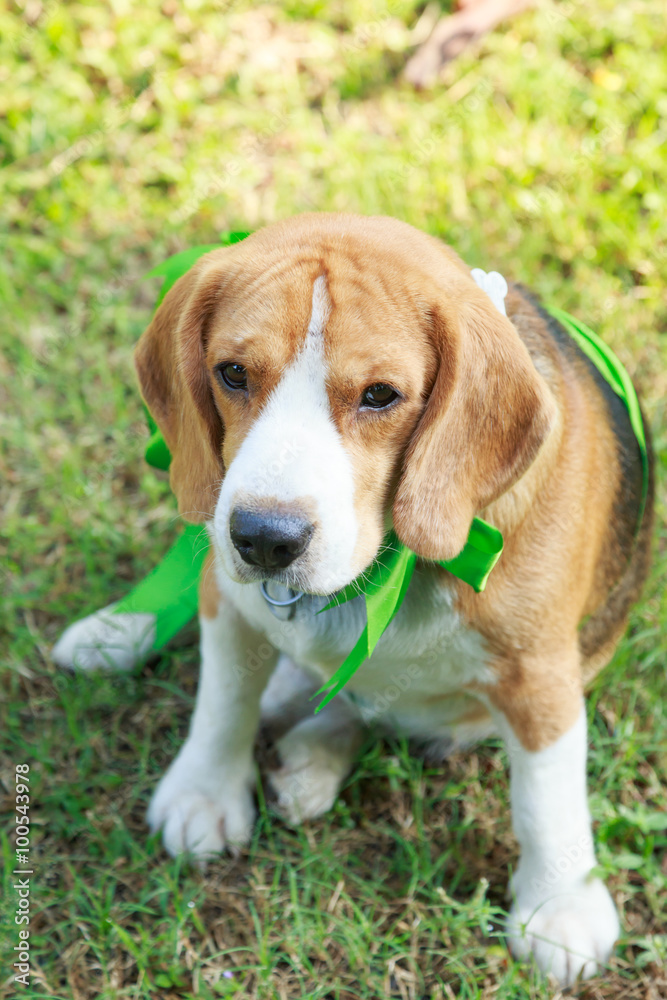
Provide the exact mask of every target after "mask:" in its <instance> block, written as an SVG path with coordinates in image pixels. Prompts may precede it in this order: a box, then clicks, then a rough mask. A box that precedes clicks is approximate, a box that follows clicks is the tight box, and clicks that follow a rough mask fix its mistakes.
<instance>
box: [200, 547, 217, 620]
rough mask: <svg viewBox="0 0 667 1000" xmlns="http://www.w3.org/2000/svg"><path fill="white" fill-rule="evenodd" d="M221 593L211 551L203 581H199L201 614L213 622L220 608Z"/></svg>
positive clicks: (205, 563)
mask: <svg viewBox="0 0 667 1000" xmlns="http://www.w3.org/2000/svg"><path fill="white" fill-rule="evenodd" d="M220 601H221V597H220V591H219V589H218V584H217V583H216V579H215V570H214V558H213V551H212V550H211V551H210V552H209V553H208V555H207V556H206V560H205V562H204V568H203V570H202V575H201V580H200V581H199V613H200V615H203V616H204V618H210V619H211V620H213V619H214V618H215V617H216V615H217V614H218V609H219V607H220Z"/></svg>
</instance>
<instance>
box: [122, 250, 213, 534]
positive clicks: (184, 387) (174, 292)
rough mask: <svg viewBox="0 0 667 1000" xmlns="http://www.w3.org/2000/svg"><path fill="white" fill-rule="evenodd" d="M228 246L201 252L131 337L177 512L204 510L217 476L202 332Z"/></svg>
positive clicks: (202, 516) (200, 514) (194, 514)
mask: <svg viewBox="0 0 667 1000" xmlns="http://www.w3.org/2000/svg"><path fill="white" fill-rule="evenodd" d="M230 252H231V248H223V249H220V250H214V251H213V252H212V253H208V254H206V255H205V256H204V257H201V258H200V260H199V261H197V263H196V264H195V265H194V266H193V267H192V268H190V270H189V271H188V272H187V273H186V274H184V275H183V277H181V278H179V280H178V281H177V282H176V284H175V285H174V286H173V288H171V289H170V291H169V292H168V293H167V295H166V296H165V298H164V301H163V302H162V303H161V305H160V306H159V308H158V309H157V312H156V313H155V316H154V317H153V321H152V323H151V324H150V326H149V327H148V329H147V330H146V331H145V332H144V333H143V335H142V336H141V339H140V340H139V343H138V344H137V347H136V350H135V353H134V361H135V366H136V369H137V374H138V376H139V382H140V385H141V392H142V395H143V397H144V399H145V401H146V404H147V405H148V408H149V410H150V411H151V413H152V414H153V417H154V418H155V420H156V422H157V424H158V426H159V428H160V430H161V431H162V434H163V436H164V439H165V441H166V443H167V447H168V448H169V451H170V452H171V465H170V466H169V480H170V482H171V486H172V489H173V491H174V493H175V494H176V498H177V500H178V509H179V511H180V513H181V514H182V515H183V517H184V518H185V519H186V520H188V521H191V522H194V523H195V524H198V523H201V522H202V521H204V520H206V519H207V518H208V517H210V516H211V515H212V513H213V511H214V509H215V502H216V499H217V496H218V492H219V490H220V484H221V482H222V478H223V476H224V467H223V463H222V439H223V432H224V428H223V426H222V419H221V417H220V414H219V413H218V411H217V409H216V406H215V402H214V398H213V391H212V386H211V381H210V374H209V371H208V369H207V363H206V361H207V357H206V355H207V333H208V324H209V320H210V317H211V315H212V313H213V310H214V309H215V308H216V306H218V305H220V303H221V302H222V301H224V281H225V270H226V268H225V265H226V263H227V260H228V255H229V254H230Z"/></svg>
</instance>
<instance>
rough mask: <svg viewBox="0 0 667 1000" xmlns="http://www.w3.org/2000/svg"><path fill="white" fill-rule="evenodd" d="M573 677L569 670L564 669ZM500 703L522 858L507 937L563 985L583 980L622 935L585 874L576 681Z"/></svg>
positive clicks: (602, 892)
mask: <svg viewBox="0 0 667 1000" xmlns="http://www.w3.org/2000/svg"><path fill="white" fill-rule="evenodd" d="M569 676H570V678H572V677H573V673H570V674H569ZM526 687H527V685H526V686H525V687H524V689H523V690H515V691H514V695H513V697H511V698H509V699H507V700H505V699H504V698H503V697H502V695H501V697H500V698H497V699H494V701H496V708H497V707H498V702H500V703H501V704H502V702H503V701H505V711H504V712H502V713H499V714H498V716H497V717H498V723H499V727H500V729H501V732H502V733H503V736H504V738H505V742H506V745H507V749H508V753H509V759H510V780H511V801H512V820H513V825H514V831H515V833H516V836H517V840H518V841H519V846H520V849H521V856H520V859H519V865H518V868H517V870H516V873H515V875H514V878H513V879H512V884H511V892H512V896H513V899H514V903H513V907H512V910H511V914H510V926H509V940H510V945H511V948H512V951H513V952H514V954H515V955H517V956H519V957H527V956H529V955H530V954H531V953H532V955H533V956H534V958H535V960H536V962H537V964H538V966H539V967H540V968H541V969H542V971H544V972H551V973H553V974H554V976H555V977H556V978H557V980H558V981H559V983H560V984H562V985H571V984H572V983H573V982H574V981H575V980H576V979H577V977H578V976H581V977H582V978H589V977H590V976H593V975H595V974H596V972H597V971H598V970H599V967H600V965H602V964H603V963H605V962H606V961H607V960H608V959H609V956H610V955H611V952H612V949H613V947H614V943H615V941H616V939H617V937H618V933H619V923H618V916H617V913H616V908H615V906H614V903H613V901H612V899H611V896H610V894H609V892H608V890H607V888H606V886H605V885H604V883H603V882H601V881H600V879H597V878H594V877H592V876H591V871H592V869H593V867H594V865H595V852H594V849H593V837H592V831H591V817H590V813H589V810H588V801H587V794H586V743H587V740H586V712H585V708H584V704H583V698H582V695H581V691H580V689H579V688H578V683H577V681H576V680H572V681H571V683H569V684H568V683H567V682H566V681H562V682H559V683H557V687H554V681H553V676H552V677H551V685H550V686H547V687H546V689H545V685H544V684H541V683H538V684H537V685H533V687H532V690H531V691H528V690H526V689H525V688H526Z"/></svg>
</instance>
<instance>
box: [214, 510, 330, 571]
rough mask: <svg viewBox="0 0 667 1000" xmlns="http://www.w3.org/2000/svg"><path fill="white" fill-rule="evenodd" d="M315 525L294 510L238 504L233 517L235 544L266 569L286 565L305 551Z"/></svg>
mask: <svg viewBox="0 0 667 1000" xmlns="http://www.w3.org/2000/svg"><path fill="white" fill-rule="evenodd" d="M312 533H313V526H312V524H310V523H309V522H308V521H305V520H304V519H303V518H302V517H297V516H295V515H292V514H278V513H271V512H267V513H263V514H257V513H255V511H251V510H241V509H239V508H237V509H236V510H234V511H232V516H231V518H230V520H229V534H230V535H231V539H232V542H233V543H234V548H235V549H236V550H237V552H238V553H239V555H240V556H241V559H243V561H244V562H247V563H250V565H251V566H261V567H262V569H283V568H284V567H285V566H289V564H290V563H291V562H294V560H295V559H296V557H297V556H300V555H301V553H302V552H305V550H306V548H307V547H308V543H309V542H310V537H311V535H312Z"/></svg>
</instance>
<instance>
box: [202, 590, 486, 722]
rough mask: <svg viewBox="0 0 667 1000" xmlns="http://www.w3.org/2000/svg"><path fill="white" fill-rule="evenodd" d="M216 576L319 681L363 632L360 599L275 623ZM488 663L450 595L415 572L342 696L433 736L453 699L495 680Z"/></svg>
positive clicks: (304, 606)
mask: <svg viewBox="0 0 667 1000" xmlns="http://www.w3.org/2000/svg"><path fill="white" fill-rule="evenodd" d="M218 575H219V577H220V580H219V582H220V585H221V587H222V588H223V589H224V591H225V594H226V595H227V597H228V598H229V599H231V600H232V601H233V603H234V604H235V606H236V607H237V609H238V610H239V612H240V613H241V614H242V615H243V616H244V617H245V618H246V619H247V620H248V621H249V622H250V623H251V624H252V625H253V626H254V627H255V628H257V629H259V630H261V631H262V632H264V634H265V635H266V636H267V638H268V639H269V641H270V642H271V643H272V644H273V645H274V646H276V647H277V648H278V649H280V650H281V652H283V653H286V654H287V655H288V656H289V657H290V658H291V659H292V660H293V661H294V662H295V663H297V664H298V665H299V666H301V667H304V668H306V669H307V670H308V671H309V672H312V673H313V674H314V675H316V676H317V677H318V678H320V679H321V680H322V681H327V680H329V679H330V678H331V677H332V676H333V674H334V673H335V671H336V670H337V668H338V667H339V666H340V664H341V663H342V662H343V660H344V659H345V657H346V656H347V655H348V653H349V652H350V651H351V649H352V648H353V646H354V644H355V643H356V641H357V639H358V638H359V636H360V635H361V632H362V630H363V628H364V624H365V620H366V619H365V608H364V603H363V599H362V598H358V599H357V600H355V601H350V602H349V603H347V604H345V605H342V606H341V607H339V608H332V609H331V610H329V611H324V612H322V613H320V614H318V613H317V612H318V611H319V610H320V609H321V608H322V607H324V605H325V604H326V599H325V598H311V597H304V598H303V599H302V600H301V601H300V602H299V603H298V605H297V608H296V613H295V615H294V617H293V618H292V619H290V620H287V621H281V620H279V619H278V618H276V617H275V616H274V614H273V613H272V611H271V609H270V607H269V606H268V605H267V603H266V601H265V600H264V598H263V597H262V595H261V593H260V590H259V587H255V586H242V585H239V584H236V583H233V582H232V581H230V580H229V578H228V577H227V578H226V580H223V579H222V576H223V574H222V573H219V574H218ZM489 661H490V656H489V652H488V649H487V647H486V644H485V642H484V639H483V637H482V636H481V635H480V634H479V633H478V632H475V631H474V630H471V629H468V628H467V627H466V626H465V625H464V623H463V622H462V621H461V619H460V617H459V616H458V614H457V613H456V611H455V610H454V608H453V601H452V595H451V592H449V591H448V590H447V588H446V587H442V585H438V584H437V582H436V580H435V577H433V576H429V575H428V574H424V573H415V576H414V578H413V582H412V583H411V585H410V589H409V590H408V593H407V595H406V598H405V600H404V602H403V605H402V607H401V608H400V610H399V612H398V614H397V615H396V617H395V618H394V620H393V621H392V622H391V624H390V625H389V627H388V628H387V630H386V632H385V633H384V635H383V636H382V638H381V639H380V641H379V643H378V645H377V646H376V648H375V651H374V652H373V655H372V657H371V658H370V659H369V660H366V662H365V663H363V664H362V666H361V667H360V668H359V669H358V670H357V671H356V673H355V674H354V676H353V677H352V679H351V680H350V681H349V682H348V684H347V685H346V687H345V691H346V693H347V694H349V695H350V696H351V697H352V698H355V699H356V700H357V701H358V702H359V704H360V705H361V707H362V708H364V709H369V710H370V709H372V708H373V706H376V707H377V710H378V714H382V715H383V721H384V722H385V723H388V724H389V726H390V728H395V729H399V730H401V731H405V732H407V733H408V734H410V735H415V736H423V735H437V734H438V732H439V731H441V730H442V729H443V728H445V727H446V723H447V722H448V721H449V720H450V716H451V714H452V712H453V713H454V715H456V714H457V712H458V710H459V706H458V704H457V696H459V695H461V694H463V693H464V692H465V689H466V687H467V686H468V685H470V684H471V683H473V682H480V683H484V682H490V681H491V680H492V679H493V675H492V673H491V669H490V666H489ZM369 707H370V708H369Z"/></svg>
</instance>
